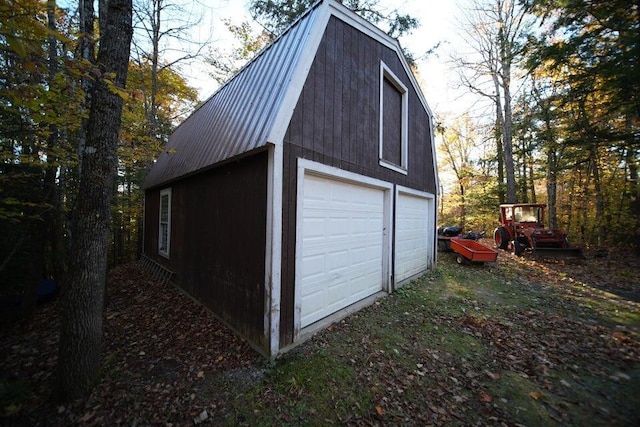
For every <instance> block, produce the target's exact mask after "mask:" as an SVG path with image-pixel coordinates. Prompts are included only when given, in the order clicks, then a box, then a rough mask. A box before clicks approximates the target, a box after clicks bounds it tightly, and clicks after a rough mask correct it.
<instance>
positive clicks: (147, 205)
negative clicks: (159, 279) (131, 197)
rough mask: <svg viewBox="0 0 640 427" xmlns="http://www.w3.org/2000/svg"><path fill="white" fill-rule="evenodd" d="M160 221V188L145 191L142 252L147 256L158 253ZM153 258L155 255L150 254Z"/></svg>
mask: <svg viewBox="0 0 640 427" xmlns="http://www.w3.org/2000/svg"><path fill="white" fill-rule="evenodd" d="M159 221H160V190H154V191H147V192H145V195H144V241H143V247H142V252H144V254H145V255H147V256H149V255H150V254H153V253H154V252H155V254H156V255H157V254H158V231H159V230H158V227H159V226H160V225H159ZM152 258H154V259H155V256H152Z"/></svg>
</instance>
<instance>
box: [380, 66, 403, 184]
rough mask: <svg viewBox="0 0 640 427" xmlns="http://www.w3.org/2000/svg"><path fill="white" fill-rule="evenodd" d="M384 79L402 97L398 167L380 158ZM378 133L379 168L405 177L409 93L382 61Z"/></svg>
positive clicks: (382, 133) (381, 151)
mask: <svg viewBox="0 0 640 427" xmlns="http://www.w3.org/2000/svg"><path fill="white" fill-rule="evenodd" d="M385 77H386V78H387V79H388V80H389V81H390V82H391V83H392V84H393V85H394V86H395V87H396V89H397V90H398V92H400V93H401V95H402V123H401V127H400V132H401V135H400V144H401V147H400V151H401V153H400V162H401V164H400V165H395V164H393V163H391V162H389V161H386V160H384V159H383V157H382V153H383V147H382V145H383V135H384V129H383V123H384V79H385ZM378 127H379V131H378V150H379V155H378V157H379V158H380V166H383V167H385V168H388V169H391V170H394V171H396V172H399V173H401V174H404V175H407V169H408V163H409V158H408V151H409V150H408V148H409V138H408V131H409V92H408V89H407V87H406V86H405V85H404V84H403V83H402V82H401V81H400V79H399V78H398V76H396V75H395V74H394V73H393V71H391V69H389V67H388V66H387V64H385V63H384V62H383V61H380V117H379V126H378Z"/></svg>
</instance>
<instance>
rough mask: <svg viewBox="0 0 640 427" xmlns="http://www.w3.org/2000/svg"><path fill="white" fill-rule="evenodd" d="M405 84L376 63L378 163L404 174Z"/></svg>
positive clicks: (406, 110)
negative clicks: (378, 130)
mask: <svg viewBox="0 0 640 427" xmlns="http://www.w3.org/2000/svg"><path fill="white" fill-rule="evenodd" d="M408 110H409V108H408V93H407V87H406V86H405V85H404V84H403V83H402V82H401V81H400V79H398V77H397V76H396V75H395V74H394V73H393V72H392V71H391V70H390V69H389V68H388V67H387V65H386V64H385V63H384V62H381V63H380V134H379V147H380V165H381V166H384V167H386V168H389V169H393V170H395V171H396V172H400V173H403V174H406V173H407V163H408V162H407V154H408V153H407V152H408V146H407V145H408V137H407V131H408Z"/></svg>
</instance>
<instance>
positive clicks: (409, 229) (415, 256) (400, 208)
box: [395, 193, 433, 283]
mask: <svg viewBox="0 0 640 427" xmlns="http://www.w3.org/2000/svg"><path fill="white" fill-rule="evenodd" d="M429 203H430V200H429V199H425V198H423V197H418V196H415V195H411V194H406V193H398V199H397V202H396V235H395V236H396V239H395V240H396V247H395V252H396V258H395V282H396V283H399V282H401V281H403V280H405V279H408V278H409V277H411V276H414V275H416V274H418V273H421V272H423V271H424V270H426V269H427V268H428V267H429V266H430V262H431V261H430V259H431V252H432V251H431V249H430V245H429V242H431V241H432V238H433V235H432V232H433V231H430V230H431V229H432V228H433V227H431V226H430V221H429V212H430V211H429Z"/></svg>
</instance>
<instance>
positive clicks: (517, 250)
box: [511, 240, 527, 256]
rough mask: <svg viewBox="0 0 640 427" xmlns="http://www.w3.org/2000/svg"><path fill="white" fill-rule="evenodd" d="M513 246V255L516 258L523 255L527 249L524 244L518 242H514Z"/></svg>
mask: <svg viewBox="0 0 640 427" xmlns="http://www.w3.org/2000/svg"><path fill="white" fill-rule="evenodd" d="M511 246H512V248H513V253H514V255H516V256H520V255H522V253H523V252H524V250H525V249H526V248H527V247H526V246H525V245H524V244H522V243H521V242H519V241H517V240H514V241H513V242H511Z"/></svg>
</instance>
